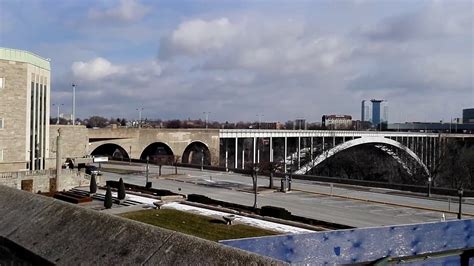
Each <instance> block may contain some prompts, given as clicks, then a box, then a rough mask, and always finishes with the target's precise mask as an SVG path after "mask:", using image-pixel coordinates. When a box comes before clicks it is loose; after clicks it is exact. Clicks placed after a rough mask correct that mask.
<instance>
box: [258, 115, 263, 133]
mask: <svg viewBox="0 0 474 266" xmlns="http://www.w3.org/2000/svg"><path fill="white" fill-rule="evenodd" d="M256 116H257V117H258V127H257V128H258V129H260V123H262V117H263V116H264V115H262V114H257V115H256Z"/></svg>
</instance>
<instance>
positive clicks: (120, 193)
mask: <svg viewBox="0 0 474 266" xmlns="http://www.w3.org/2000/svg"><path fill="white" fill-rule="evenodd" d="M117 198H118V199H119V200H123V199H125V185H124V184H123V180H122V178H120V180H119V186H118V193H117Z"/></svg>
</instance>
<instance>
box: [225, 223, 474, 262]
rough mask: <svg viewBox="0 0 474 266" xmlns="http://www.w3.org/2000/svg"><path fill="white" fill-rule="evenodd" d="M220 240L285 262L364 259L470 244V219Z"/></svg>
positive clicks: (473, 235) (473, 234)
mask: <svg viewBox="0 0 474 266" xmlns="http://www.w3.org/2000/svg"><path fill="white" fill-rule="evenodd" d="M221 243H222V244H225V245H228V246H232V247H236V248H240V249H244V250H247V251H250V252H254V253H258V254H261V255H265V256H268V257H272V258H276V259H279V260H282V261H286V262H289V263H305V264H318V265H324V264H348V263H366V262H374V261H377V260H379V259H381V258H385V257H388V256H389V257H395V258H398V257H406V256H415V255H420V254H430V253H435V252H445V251H453V250H462V249H469V248H473V247H474V220H453V221H445V222H434V223H423V224H412V225H401V226H384V227H375V228H361V229H349V230H337V231H327V232H317V233H305V234H291V235H280V236H268V237H257V238H246V239H238V240H225V241H221ZM445 259H446V260H445V262H447V263H448V264H449V265H453V264H451V263H449V262H448V261H453V258H452V257H451V258H448V257H446V258H445ZM457 262H459V259H457ZM427 263H428V264H427V265H429V262H428V261H427ZM436 264H437V263H436ZM454 265H457V263H455V264H454Z"/></svg>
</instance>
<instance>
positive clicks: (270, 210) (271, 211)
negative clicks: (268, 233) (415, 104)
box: [260, 206, 292, 220]
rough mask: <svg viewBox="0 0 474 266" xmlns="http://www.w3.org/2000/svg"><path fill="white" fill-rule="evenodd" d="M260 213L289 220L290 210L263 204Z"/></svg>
mask: <svg viewBox="0 0 474 266" xmlns="http://www.w3.org/2000/svg"><path fill="white" fill-rule="evenodd" d="M260 215H262V216H270V217H275V218H280V219H286V220H290V219H291V216H292V215H291V212H289V211H288V210H286V209H285V208H280V207H274V206H263V207H262V208H261V210H260Z"/></svg>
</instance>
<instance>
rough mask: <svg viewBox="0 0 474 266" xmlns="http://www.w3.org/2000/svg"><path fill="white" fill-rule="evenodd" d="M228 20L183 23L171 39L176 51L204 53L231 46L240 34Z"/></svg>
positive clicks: (197, 20)
mask: <svg viewBox="0 0 474 266" xmlns="http://www.w3.org/2000/svg"><path fill="white" fill-rule="evenodd" d="M238 30H239V29H238V28H237V26H236V25H234V24H231V23H230V21H229V20H228V19H227V18H220V19H215V20H210V21H205V20H201V19H195V20H190V21H186V22H183V23H182V24H180V25H179V26H178V28H177V29H176V30H175V31H173V33H172V34H171V36H170V37H169V45H171V46H172V47H173V49H174V50H176V51H179V52H184V53H187V54H198V53H204V52H207V51H211V50H218V49H222V48H224V47H225V46H228V45H230V42H231V41H232V40H233V39H234V38H235V37H236V34H237V32H238Z"/></svg>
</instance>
